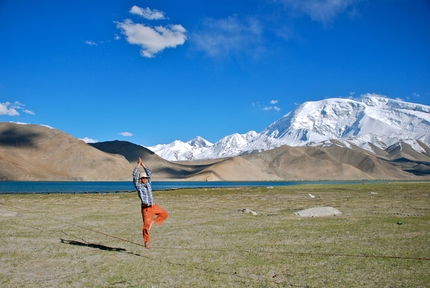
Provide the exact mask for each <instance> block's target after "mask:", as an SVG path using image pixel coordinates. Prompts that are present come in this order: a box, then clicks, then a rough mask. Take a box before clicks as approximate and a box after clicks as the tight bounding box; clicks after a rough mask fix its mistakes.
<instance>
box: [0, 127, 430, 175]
mask: <svg viewBox="0 0 430 288" xmlns="http://www.w3.org/2000/svg"><path fill="white" fill-rule="evenodd" d="M408 147H409V146H407V145H404V147H402V149H400V148H399V149H398V150H396V149H393V151H379V153H378V154H371V153H369V152H367V151H365V150H362V149H359V148H357V147H356V148H353V149H347V148H342V147H338V146H336V145H333V146H330V147H327V148H319V147H289V146H282V147H279V148H276V149H273V150H270V151H265V152H261V153H255V154H250V155H243V156H236V157H233V158H226V159H217V160H208V161H198V162H181V163H179V162H169V161H166V160H164V159H162V158H160V157H159V156H158V155H156V154H154V153H153V152H151V151H150V150H148V149H146V148H144V147H143V146H139V145H136V144H133V143H130V142H125V141H110V142H100V143H94V144H86V143H85V142H83V141H81V140H79V139H77V138H75V137H73V136H71V135H69V134H67V133H64V132H62V131H59V130H55V129H51V128H48V127H44V126H36V125H20V124H14V123H5V122H3V123H0V180H58V181H61V180H81V181H84V180H85V181H101V180H113V181H114V180H117V181H120V180H123V181H127V180H131V171H132V169H133V167H134V166H135V163H136V160H137V158H138V157H141V158H142V159H143V161H144V162H145V164H147V165H148V167H150V168H151V170H152V171H153V175H154V180H188V181H250V180H287V181H288V180H359V179H360V180H374V179H393V180H395V179H398V180H399V179H403V180H416V179H430V158H429V157H428V156H426V155H424V154H420V153H418V152H416V151H415V150H413V149H411V148H410V147H409V148H410V149H409V148H408ZM427 155H430V151H427Z"/></svg>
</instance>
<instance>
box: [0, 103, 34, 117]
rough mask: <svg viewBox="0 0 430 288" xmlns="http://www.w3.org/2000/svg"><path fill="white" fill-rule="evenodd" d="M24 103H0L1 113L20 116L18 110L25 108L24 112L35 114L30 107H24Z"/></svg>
mask: <svg viewBox="0 0 430 288" xmlns="http://www.w3.org/2000/svg"><path fill="white" fill-rule="evenodd" d="M24 106H25V105H24V104H22V103H19V102H18V101H16V102H14V103H10V102H4V103H0V115H8V116H19V115H20V114H19V112H18V110H23V112H24V113H27V114H31V115H34V112H33V111H31V110H28V109H24Z"/></svg>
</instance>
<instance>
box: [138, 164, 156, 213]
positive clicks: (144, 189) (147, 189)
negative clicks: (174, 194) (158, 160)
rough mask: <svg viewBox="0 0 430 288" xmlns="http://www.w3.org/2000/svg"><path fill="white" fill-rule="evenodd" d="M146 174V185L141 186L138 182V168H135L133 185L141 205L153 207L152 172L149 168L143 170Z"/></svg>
mask: <svg viewBox="0 0 430 288" xmlns="http://www.w3.org/2000/svg"><path fill="white" fill-rule="evenodd" d="M144 169H145V172H146V174H148V176H149V179H148V183H146V184H143V183H140V181H139V167H138V166H136V167H135V168H134V170H133V184H134V187H135V188H136V191H137V195H139V198H140V200H141V201H142V204H146V205H154V197H153V196H152V186H151V182H152V172H151V170H150V169H149V168H144Z"/></svg>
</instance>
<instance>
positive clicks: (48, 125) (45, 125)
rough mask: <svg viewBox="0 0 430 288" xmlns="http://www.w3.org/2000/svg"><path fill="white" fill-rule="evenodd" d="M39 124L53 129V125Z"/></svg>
mask: <svg viewBox="0 0 430 288" xmlns="http://www.w3.org/2000/svg"><path fill="white" fill-rule="evenodd" d="M40 126H42V127H46V128H49V129H53V130H55V128H54V127H52V126H49V125H46V124H40Z"/></svg>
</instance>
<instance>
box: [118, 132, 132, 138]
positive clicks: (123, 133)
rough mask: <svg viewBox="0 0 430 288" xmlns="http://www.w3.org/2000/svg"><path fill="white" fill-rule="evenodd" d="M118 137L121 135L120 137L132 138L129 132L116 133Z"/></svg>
mask: <svg viewBox="0 0 430 288" xmlns="http://www.w3.org/2000/svg"><path fill="white" fill-rule="evenodd" d="M118 134H119V135H121V136H124V137H131V136H133V133H130V132H121V133H118Z"/></svg>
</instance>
